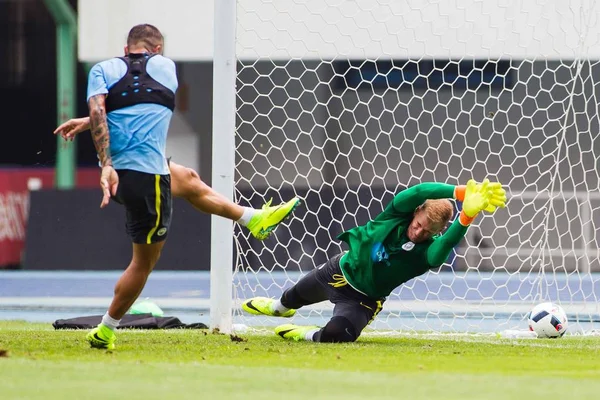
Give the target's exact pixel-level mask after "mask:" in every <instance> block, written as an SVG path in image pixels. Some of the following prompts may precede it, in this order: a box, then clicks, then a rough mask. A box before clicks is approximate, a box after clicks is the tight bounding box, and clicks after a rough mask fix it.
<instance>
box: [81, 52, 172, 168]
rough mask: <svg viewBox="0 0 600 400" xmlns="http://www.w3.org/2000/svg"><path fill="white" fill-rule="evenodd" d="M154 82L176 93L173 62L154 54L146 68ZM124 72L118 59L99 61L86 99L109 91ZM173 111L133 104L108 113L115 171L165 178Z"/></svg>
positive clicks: (92, 70) (90, 81)
mask: <svg viewBox="0 0 600 400" xmlns="http://www.w3.org/2000/svg"><path fill="white" fill-rule="evenodd" d="M146 71H147V72H148V75H150V76H151V77H152V78H153V79H154V80H156V81H158V82H159V83H160V84H162V85H163V86H165V87H166V88H168V89H170V90H171V91H173V93H175V91H176V90H177V72H176V70H175V63H174V62H173V61H172V60H170V59H168V58H166V57H163V56H161V55H156V56H154V57H152V58H150V60H148V64H147V66H146ZM126 73H127V65H126V64H125V62H124V61H123V60H121V59H119V58H113V59H110V60H106V61H102V62H100V63H98V64H96V65H94V67H93V68H92V69H91V70H90V74H89V79H88V89H87V100H88V101H89V100H90V98H91V97H92V96H96V95H99V94H108V90H109V89H110V88H111V87H112V86H113V85H115V84H116V83H117V82H118V81H120V80H121V78H123V77H124V76H125V74H126ZM172 115H173V112H172V111H171V110H169V109H168V108H166V107H164V106H161V105H159V104H149V103H148V104H146V103H144V104H136V105H134V106H131V107H125V108H121V109H118V110H114V111H111V112H109V113H108V114H107V116H106V119H107V121H108V131H109V135H110V153H111V155H112V161H113V166H114V168H115V169H131V170H134V171H139V172H145V173H149V174H158V175H167V174H168V173H169V166H168V165H167V159H166V144H167V132H168V130H169V123H170V121H171V117H172Z"/></svg>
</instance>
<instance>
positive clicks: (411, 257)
mask: <svg viewBox="0 0 600 400" xmlns="http://www.w3.org/2000/svg"><path fill="white" fill-rule="evenodd" d="M450 198H454V199H456V200H459V201H462V211H461V212H460V214H459V216H458V217H457V218H456V220H455V221H454V222H453V223H452V225H451V226H450V227H449V228H448V230H447V231H446V232H445V233H444V234H443V235H441V234H440V233H441V232H442V230H443V229H444V228H445V227H446V225H447V224H448V222H449V221H450V219H451V218H452V215H453V212H454V209H453V206H452V203H451V202H450V200H449V199H450ZM505 203H506V192H505V191H504V189H502V186H501V185H500V183H497V182H495V183H490V182H489V181H488V180H487V179H486V180H485V181H483V182H482V183H477V182H475V181H474V180H470V181H469V182H468V183H467V185H466V186H453V185H448V184H444V183H421V184H419V185H416V186H413V187H411V188H409V189H406V190H403V191H402V192H400V193H398V194H397V195H396V196H395V197H394V199H393V200H392V202H391V203H390V204H389V205H388V206H387V208H386V209H385V210H384V211H383V212H382V213H381V214H379V215H378V216H377V217H376V218H375V219H374V220H372V221H369V222H367V223H366V224H365V225H362V226H357V227H355V228H353V229H350V230H349V231H346V232H343V233H342V234H340V235H339V236H338V238H339V239H341V240H342V241H344V242H345V243H346V244H347V245H348V247H349V250H348V251H347V252H345V253H343V254H340V255H337V256H335V257H333V258H331V259H330V260H329V261H327V262H326V263H325V264H323V265H321V266H320V267H318V268H317V269H314V270H313V271H311V272H310V273H308V274H307V275H306V276H304V277H303V278H302V279H300V280H299V281H298V282H297V283H296V284H295V285H294V286H292V287H291V288H289V289H287V290H286V291H285V292H284V293H283V295H282V296H281V298H280V299H279V300H274V299H270V298H266V297H255V298H252V299H249V300H247V301H245V302H244V303H243V304H242V308H243V309H244V310H245V311H246V312H248V313H250V314H254V315H268V316H280V317H291V316H293V315H294V314H295V313H296V310H297V309H299V308H300V307H303V306H306V305H309V304H314V303H318V302H321V301H324V300H330V301H331V302H332V303H333V304H334V305H335V306H334V309H333V317H332V318H331V319H330V320H329V322H327V324H326V325H325V326H324V327H322V328H320V327H317V326H298V325H292V324H285V325H281V326H278V327H277V328H275V333H276V334H278V335H279V336H281V337H282V338H284V339H291V340H296V341H299V340H308V341H314V342H354V341H355V340H356V339H357V338H358V337H359V336H360V334H361V332H362V330H363V329H364V328H365V327H366V326H367V325H368V324H369V323H371V321H373V319H374V318H375V317H376V316H377V314H378V313H379V312H380V311H381V309H382V306H383V303H384V301H385V298H386V297H387V296H388V295H389V294H390V293H391V292H392V291H393V290H394V289H395V288H396V287H398V286H399V285H401V284H403V283H405V282H407V281H409V280H410V279H412V278H414V277H416V276H419V275H421V274H424V273H425V272H427V271H428V270H430V269H433V268H438V267H440V266H441V265H442V264H443V263H444V262H445V261H446V259H447V258H448V256H449V255H450V253H451V252H452V249H453V248H454V247H455V246H456V245H458V243H459V242H460V240H461V239H462V238H463V237H464V235H465V233H466V232H467V229H468V227H469V225H470V224H471V223H472V222H473V220H474V219H475V218H476V217H477V216H478V215H479V213H480V212H482V211H484V210H485V211H488V212H493V211H495V210H496V208H497V207H504V206H505Z"/></svg>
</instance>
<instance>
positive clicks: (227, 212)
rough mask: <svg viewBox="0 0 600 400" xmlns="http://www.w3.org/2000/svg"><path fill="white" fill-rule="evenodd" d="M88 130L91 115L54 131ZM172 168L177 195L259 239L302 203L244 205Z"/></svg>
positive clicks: (193, 173) (68, 136) (70, 135)
mask: <svg viewBox="0 0 600 400" xmlns="http://www.w3.org/2000/svg"><path fill="white" fill-rule="evenodd" d="M88 129H90V118H89V117H83V118H73V119H70V120H68V121H66V122H64V123H62V124H61V125H60V126H59V127H58V128H56V130H55V131H54V134H60V135H61V136H62V137H63V138H64V139H65V140H73V139H74V138H75V136H76V135H77V134H79V133H81V132H84V131H86V130H88ZM168 167H169V172H170V174H171V193H172V195H173V197H181V198H184V199H185V200H187V201H188V202H189V203H190V204H192V206H194V207H195V208H196V209H197V210H200V211H202V212H205V213H207V214H214V215H219V216H221V217H224V218H228V219H230V220H232V221H235V222H237V223H238V224H240V225H242V226H245V227H247V228H248V230H250V233H251V234H252V236H254V237H255V238H256V239H259V240H264V239H266V238H268V237H269V235H271V233H272V232H273V230H274V229H275V228H276V227H277V226H278V225H279V224H280V223H281V222H282V221H283V220H284V219H285V218H286V217H287V216H288V215H290V214H291V213H292V211H294V209H295V208H296V207H297V206H298V204H299V203H300V199H298V198H297V197H294V198H293V199H291V200H289V201H287V202H285V203H283V204H280V205H277V206H271V202H270V201H269V202H268V203H267V204H265V205H263V207H262V209H260V210H257V209H254V208H250V207H243V206H240V205H239V204H235V203H233V202H231V201H230V200H229V199H227V198H225V197H224V196H223V195H221V194H220V193H217V192H216V191H214V190H213V188H211V187H210V186H208V185H207V184H205V183H204V182H203V181H202V180H201V179H200V176H199V175H198V173H197V172H196V171H194V170H193V169H191V168H187V167H184V166H182V165H179V164H176V163H175V162H173V161H169V163H168Z"/></svg>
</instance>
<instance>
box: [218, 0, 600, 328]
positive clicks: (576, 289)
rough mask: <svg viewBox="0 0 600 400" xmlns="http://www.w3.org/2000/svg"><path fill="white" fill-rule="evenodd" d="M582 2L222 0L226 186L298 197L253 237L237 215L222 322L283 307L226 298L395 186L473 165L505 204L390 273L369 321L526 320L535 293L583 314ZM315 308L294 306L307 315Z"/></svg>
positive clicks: (589, 203) (594, 68) (591, 27)
mask: <svg viewBox="0 0 600 400" xmlns="http://www.w3.org/2000/svg"><path fill="white" fill-rule="evenodd" d="M599 12H600V6H598V5H597V4H595V2H594V1H592V0H588V1H583V0H581V1H575V0H551V1H548V0H527V1H525V0H523V1H500V0H492V1H476V0H454V1H429V2H423V1H395V0H352V1H348V0H326V1H323V0H318V1H317V0H291V1H284V0H270V1H263V0H238V1H237V5H236V14H237V17H236V19H235V32H236V34H235V40H236V43H235V52H236V62H237V68H236V105H235V118H236V119H235V132H236V134H235V199H236V201H238V202H240V203H241V204H244V205H248V204H251V205H253V206H255V207H259V206H260V205H262V203H264V202H265V201H267V200H268V199H269V198H271V197H273V202H274V203H277V202H280V201H285V200H287V199H289V198H290V197H292V196H299V197H300V198H301V199H302V202H303V204H302V205H301V206H300V207H299V208H298V209H297V211H296V212H295V213H294V215H293V217H292V218H290V220H289V221H287V223H286V224H284V225H282V226H280V227H279V228H278V229H277V230H276V232H275V234H274V235H273V236H272V237H271V238H269V239H268V240H266V241H265V242H258V241H256V240H255V239H253V238H252V237H251V236H250V234H249V233H248V231H247V230H244V229H239V228H236V230H235V242H236V248H235V256H234V264H235V265H234V267H235V268H234V273H233V295H234V301H233V309H234V317H233V323H242V324H246V325H251V326H272V325H275V324H278V323H284V322H288V321H284V322H282V321H281V320H276V319H271V318H259V317H251V316H247V315H244V314H243V313H242V312H241V311H240V309H239V304H240V302H241V301H243V300H244V299H247V298H250V297H253V296H267V297H278V296H279V295H280V294H281V293H282V292H283V290H284V289H286V288H288V287H290V286H291V285H293V284H294V283H295V282H296V281H297V280H298V279H299V278H300V277H301V276H302V274H304V273H307V272H308V271H311V270H312V269H314V268H316V267H318V266H319V265H320V264H322V263H323V262H325V261H326V260H327V259H328V258H329V257H331V256H333V255H335V254H337V253H339V252H341V251H343V250H344V249H345V247H344V245H342V244H341V242H340V241H338V240H336V236H337V235H338V234H339V233H341V232H342V231H343V230H346V229H349V228H352V227H354V226H356V225H358V224H364V223H366V222H367V221H368V220H369V219H370V218H374V217H375V216H376V215H377V214H378V213H379V212H381V211H382V210H383V209H384V207H385V206H386V204H387V203H388V202H389V201H390V200H391V199H392V198H393V196H394V194H396V193H398V192H399V191H400V190H402V189H403V188H406V187H409V186H412V185H415V184H417V183H420V182H425V181H436V182H445V183H450V184H465V183H466V182H467V180H468V179H470V178H475V179H477V180H482V179H484V178H489V179H491V180H499V181H500V182H502V183H503V184H504V185H505V187H506V189H507V192H508V194H509V197H510V201H509V203H508V207H507V208H506V209H502V210H499V211H497V212H496V213H495V215H493V216H492V215H485V216H480V217H479V218H478V219H477V220H476V222H475V223H474V224H473V226H472V227H471V228H470V230H469V232H468V235H467V237H466V238H465V240H464V241H463V242H462V243H461V245H460V246H458V247H457V248H456V249H455V253H454V254H453V255H452V256H451V257H450V259H449V260H448V262H447V263H446V264H445V265H444V266H443V267H442V268H440V269H436V270H432V271H431V272H429V273H427V274H425V275H423V276H420V277H417V278H415V279H413V280H412V281H409V282H407V283H406V284H404V285H402V286H400V287H399V288H397V289H396V290H395V291H394V292H393V293H392V294H391V295H390V297H389V298H388V300H387V302H386V303H385V305H384V310H383V311H382V312H381V314H380V315H379V317H378V319H377V320H376V321H375V322H374V323H373V324H372V325H371V326H370V328H372V329H375V330H381V331H386V332H397V333H403V332H416V331H435V332H448V331H449V332H496V331H499V330H502V329H509V328H510V329H513V328H517V329H519V328H520V329H526V327H527V324H526V322H525V319H524V316H525V314H526V312H527V311H529V310H530V308H531V307H532V306H533V305H534V304H536V303H539V302H542V301H553V302H556V303H559V304H561V305H562V306H563V307H564V308H565V310H566V312H567V314H568V316H569V318H570V323H571V325H570V326H571V332H578V331H586V330H590V329H594V328H598V327H599V326H600V323H599V322H598V319H599V318H600V317H599V314H600V312H599V311H600V310H599V304H600V302H599V298H598V297H599V296H600V262H599V261H598V255H599V254H598V244H599V240H600V237H599V235H598V229H599V224H600V178H599V168H600V164H599V156H600V137H599V129H600V119H599V117H598V106H599V103H598V99H599V97H598V95H600V93H598V91H599V86H598V82H599V81H600V65H599V63H598V60H599V59H600V37H599V34H600V30H599V29H600V28H599V26H600V24H599V20H598V19H599V18H598V16H599ZM218 24H219V21H218V20H216V21H215V25H216V26H217V25H218ZM218 40H219V39H217V42H215V45H217V46H218ZM215 85H216V86H217V87H218V85H219V83H218V81H215ZM216 90H218V89H216ZM215 156H216V157H219V155H218V154H217V155H215ZM213 254H214V253H213ZM331 309H332V306H331V304H328V303H321V304H316V305H314V306H312V307H307V308H306V310H301V311H300V312H299V314H298V315H297V316H295V317H294V320H293V321H294V323H298V324H317V325H319V324H320V325H322V324H324V323H325V322H326V320H327V318H329V317H330V315H331Z"/></svg>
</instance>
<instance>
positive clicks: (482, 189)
mask: <svg viewBox="0 0 600 400" xmlns="http://www.w3.org/2000/svg"><path fill="white" fill-rule="evenodd" d="M457 188H460V189H459V190H461V191H462V193H459V194H458V196H457V198H460V199H461V200H462V201H463V207H462V210H461V212H460V215H459V216H458V218H456V220H455V221H454V222H453V223H452V225H451V226H450V228H448V230H447V231H446V233H445V234H444V235H442V236H441V237H439V238H438V239H436V240H435V241H434V242H433V244H432V245H431V246H430V247H429V249H428V250H427V263H428V264H429V265H430V266H431V267H432V268H435V267H439V266H440V265H442V264H443V263H444V262H445V261H446V260H447V259H448V256H449V255H450V253H451V252H452V249H453V248H454V247H456V246H457V245H458V244H459V243H460V241H461V240H462V238H463V237H464V236H465V233H466V232H467V229H468V227H469V226H470V225H471V223H472V222H473V221H474V220H475V218H476V217H477V215H478V214H479V213H480V212H481V211H484V210H485V211H488V212H493V211H495V210H496V208H497V207H505V205H506V193H505V191H504V189H502V185H500V183H491V184H490V182H489V181H488V180H487V179H486V180H485V181H483V183H481V184H477V182H475V181H474V180H470V181H469V182H468V183H467V185H466V186H464V187H458V186H457ZM462 188H464V191H463V190H462Z"/></svg>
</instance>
